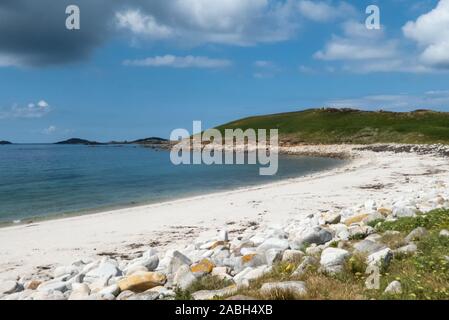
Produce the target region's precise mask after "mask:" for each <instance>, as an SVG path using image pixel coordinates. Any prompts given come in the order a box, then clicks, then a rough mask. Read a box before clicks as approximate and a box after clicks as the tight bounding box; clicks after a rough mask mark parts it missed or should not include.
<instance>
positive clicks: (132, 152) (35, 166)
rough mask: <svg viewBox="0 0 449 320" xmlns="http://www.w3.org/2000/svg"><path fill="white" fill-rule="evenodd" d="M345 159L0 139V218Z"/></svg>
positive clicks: (187, 192)
mask: <svg viewBox="0 0 449 320" xmlns="http://www.w3.org/2000/svg"><path fill="white" fill-rule="evenodd" d="M343 163H344V160H339V159H331V158H321V157H303V156H296V155H279V170H278V172H277V174H276V175H274V176H261V175H259V165H249V164H245V165H210V166H208V165H204V164H202V165H178V166H176V165H173V164H172V163H171V161H170V152H169V151H167V150H159V149H152V148H148V147H143V146H139V145H100V146H85V145H53V144H14V145H2V146H0V225H10V224H17V223H30V222H32V221H36V220H40V219H52V218H60V217H66V216H71V215H81V214H90V213H95V212H101V211H105V210H110V209H119V208H125V207H131V206H139V205H144V204H152V203H159V202H164V201H169V200H175V199H181V198H186V197H191V196H197V195H207V194H211V193H215V192H220V191H228V190H238V189H239V188H245V187H251V186H257V185H261V184H266V183H270V182H276V181H280V180H283V179H289V178H296V177H301V176H305V175H309V174H312V173H316V172H320V171H324V170H329V169H332V168H335V167H337V166H341V165H342V164H343Z"/></svg>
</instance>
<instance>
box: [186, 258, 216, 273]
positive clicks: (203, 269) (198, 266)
mask: <svg viewBox="0 0 449 320" xmlns="http://www.w3.org/2000/svg"><path fill="white" fill-rule="evenodd" d="M214 267H215V264H214V263H213V262H212V261H211V260H210V259H202V260H201V261H200V262H198V263H195V264H193V265H192V266H191V267H190V271H192V272H193V273H203V274H204V273H211V272H212V270H213V269H214Z"/></svg>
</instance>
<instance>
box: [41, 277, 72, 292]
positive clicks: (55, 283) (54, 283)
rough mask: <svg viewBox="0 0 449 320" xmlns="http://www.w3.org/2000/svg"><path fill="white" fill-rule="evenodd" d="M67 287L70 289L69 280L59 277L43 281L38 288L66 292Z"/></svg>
mask: <svg viewBox="0 0 449 320" xmlns="http://www.w3.org/2000/svg"><path fill="white" fill-rule="evenodd" d="M67 289H68V288H67V282H65V281H61V280H58V279H55V280H50V281H47V282H44V283H41V284H40V285H39V287H37V290H38V291H40V292H52V291H60V292H65V291H66V290H67Z"/></svg>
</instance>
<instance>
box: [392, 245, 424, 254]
mask: <svg viewBox="0 0 449 320" xmlns="http://www.w3.org/2000/svg"><path fill="white" fill-rule="evenodd" d="M416 251H418V247H417V246H416V244H414V243H409V244H408V245H405V246H403V247H400V248H398V249H396V250H394V251H393V254H394V255H395V256H396V255H412V254H414V253H416Z"/></svg>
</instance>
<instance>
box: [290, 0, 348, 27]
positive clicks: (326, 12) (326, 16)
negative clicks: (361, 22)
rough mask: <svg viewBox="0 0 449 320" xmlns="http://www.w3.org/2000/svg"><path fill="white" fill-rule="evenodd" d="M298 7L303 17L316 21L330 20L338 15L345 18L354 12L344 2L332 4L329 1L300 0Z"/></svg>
mask: <svg viewBox="0 0 449 320" xmlns="http://www.w3.org/2000/svg"><path fill="white" fill-rule="evenodd" d="M298 9H299V12H300V13H301V14H302V15H303V16H304V17H306V18H308V19H310V20H313V21H317V22H330V21H333V20H335V19H336V18H339V17H346V18H347V17H348V16H351V15H353V14H354V12H355V9H354V8H353V7H352V6H351V5H349V4H347V3H346V2H340V3H338V4H337V5H335V6H334V5H333V3H332V2H331V1H311V0H301V1H299V3H298Z"/></svg>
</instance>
